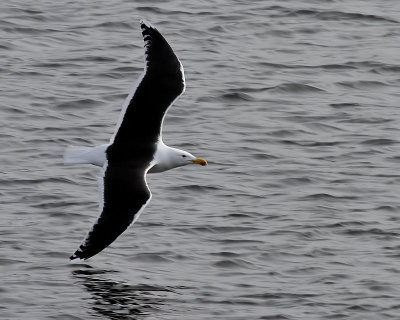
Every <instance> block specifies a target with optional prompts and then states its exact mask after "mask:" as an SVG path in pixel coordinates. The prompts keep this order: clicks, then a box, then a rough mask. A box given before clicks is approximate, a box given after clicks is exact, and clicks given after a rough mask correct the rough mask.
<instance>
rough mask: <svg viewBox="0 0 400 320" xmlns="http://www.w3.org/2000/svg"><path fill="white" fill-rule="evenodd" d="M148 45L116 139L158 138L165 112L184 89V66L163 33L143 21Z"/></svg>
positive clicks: (125, 141)
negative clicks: (143, 64) (138, 77)
mask: <svg viewBox="0 0 400 320" xmlns="http://www.w3.org/2000/svg"><path fill="white" fill-rule="evenodd" d="M141 28H142V35H143V39H144V43H145V45H144V47H145V67H144V73H143V75H142V76H141V78H140V79H139V83H138V85H137V87H136V88H135V90H134V91H133V92H132V93H131V94H130V95H129V96H128V99H127V101H126V102H125V104H124V106H123V110H122V114H121V117H120V121H119V123H118V125H117V129H116V132H115V134H114V137H113V138H112V141H111V142H113V143H116V144H129V145H140V144H144V143H152V142H156V141H157V140H158V138H159V136H160V134H161V125H162V120H163V118H164V115H165V113H166V112H167V110H168V108H169V107H170V106H171V104H172V103H173V102H174V101H175V100H176V99H177V98H178V97H179V95H181V94H182V93H183V91H184V90H185V77H184V72H183V67H182V65H181V63H180V61H179V59H178V58H177V57H176V55H175V53H174V51H173V50H172V48H171V47H170V45H169V44H168V42H167V41H166V40H165V39H164V37H163V36H162V35H161V33H160V32H159V31H158V30H157V29H156V28H154V27H153V26H152V25H150V24H149V23H147V22H143V21H142V22H141Z"/></svg>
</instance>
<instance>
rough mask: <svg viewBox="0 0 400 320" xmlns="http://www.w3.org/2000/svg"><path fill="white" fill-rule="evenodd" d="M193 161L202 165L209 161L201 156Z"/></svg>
mask: <svg viewBox="0 0 400 320" xmlns="http://www.w3.org/2000/svg"><path fill="white" fill-rule="evenodd" d="M192 162H193V163H196V164H199V165H202V166H206V165H207V164H208V163H207V161H206V160H204V159H201V158H197V159H196V160H192Z"/></svg>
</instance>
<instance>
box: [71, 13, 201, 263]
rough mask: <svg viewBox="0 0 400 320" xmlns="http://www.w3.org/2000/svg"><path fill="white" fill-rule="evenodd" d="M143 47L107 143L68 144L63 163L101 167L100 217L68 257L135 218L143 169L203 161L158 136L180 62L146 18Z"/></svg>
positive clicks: (86, 252) (142, 193)
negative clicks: (139, 64)
mask: <svg viewBox="0 0 400 320" xmlns="http://www.w3.org/2000/svg"><path fill="white" fill-rule="evenodd" d="M140 24H141V29H142V35H143V39H144V43H145V44H144V47H145V64H144V72H143V74H142V75H141V77H140V78H139V79H138V81H137V85H136V86H135V88H134V89H133V90H132V92H131V93H130V94H129V96H128V98H127V99H126V101H125V103H124V105H123V107H122V112H121V116H120V119H119V121H118V124H117V128H116V130H115V133H114V135H113V137H112V138H111V141H110V143H109V144H105V145H101V146H98V147H93V148H89V147H68V148H67V150H66V152H65V154H64V163H65V164H76V163H90V164H94V165H97V166H101V167H102V176H101V178H100V187H99V188H100V205H99V207H100V217H99V218H98V219H97V221H96V222H95V223H94V225H93V226H92V228H91V229H90V231H89V232H88V234H87V235H86V237H85V239H84V241H83V242H82V244H81V245H80V247H79V249H78V250H76V252H75V253H74V254H73V255H72V256H71V257H70V259H71V260H75V259H80V260H86V259H88V258H90V257H92V256H94V255H95V254H97V253H99V252H100V251H102V250H103V249H104V248H106V247H107V246H109V245H110V244H111V243H112V242H113V241H114V240H115V239H116V238H117V237H118V236H119V235H120V234H121V233H122V232H124V231H125V230H126V229H127V228H128V226H129V225H131V224H133V223H134V222H135V221H136V220H137V219H138V217H139V215H140V213H141V212H142V210H143V208H144V207H145V206H146V204H147V203H148V202H149V201H150V198H151V192H150V190H149V188H148V186H147V182H146V174H147V172H149V173H151V172H162V171H166V170H169V169H172V168H176V167H180V166H184V165H187V164H190V163H195V164H200V165H202V166H205V165H207V162H206V161H205V160H204V159H201V158H196V157H195V156H193V155H192V154H190V153H189V152H186V151H183V150H179V149H175V148H171V147H168V146H167V145H165V144H164V143H163V141H162V132H161V131H162V123H163V119H164V116H165V114H166V112H167V110H168V108H169V107H170V106H171V105H172V104H173V103H174V101H175V100H176V99H177V98H178V97H179V96H180V95H181V94H182V93H183V92H184V90H185V76H184V72H183V67H182V64H181V62H180V61H179V59H178V58H177V57H176V55H175V54H174V52H173V50H172V49H171V47H170V46H169V44H168V43H167V41H166V40H165V39H164V37H163V36H162V35H161V34H160V32H159V31H158V30H157V29H156V28H155V27H153V26H152V25H151V24H150V23H148V22H145V21H141V22H140Z"/></svg>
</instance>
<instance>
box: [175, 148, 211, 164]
mask: <svg viewBox="0 0 400 320" xmlns="http://www.w3.org/2000/svg"><path fill="white" fill-rule="evenodd" d="M178 158H179V161H180V163H181V164H182V165H183V166H184V165H187V164H191V163H194V164H199V165H201V166H206V165H207V164H208V163H207V161H206V160H204V159H201V158H197V157H195V156H194V155H192V154H191V153H189V152H186V151H183V150H179V153H178Z"/></svg>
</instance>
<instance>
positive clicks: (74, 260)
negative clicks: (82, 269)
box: [69, 254, 85, 264]
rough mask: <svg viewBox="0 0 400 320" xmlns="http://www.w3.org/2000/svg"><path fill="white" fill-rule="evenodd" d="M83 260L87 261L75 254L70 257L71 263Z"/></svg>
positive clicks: (78, 262)
mask: <svg viewBox="0 0 400 320" xmlns="http://www.w3.org/2000/svg"><path fill="white" fill-rule="evenodd" d="M83 262H85V259H81V258H79V257H78V256H76V255H75V254H73V255H72V256H70V257H69V263H70V264H80V263H83Z"/></svg>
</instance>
